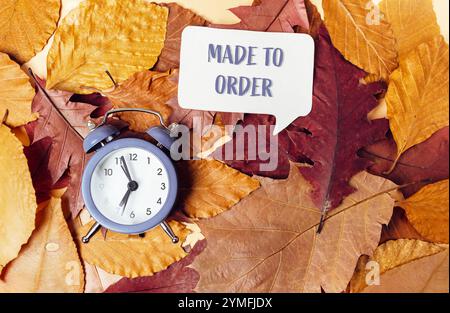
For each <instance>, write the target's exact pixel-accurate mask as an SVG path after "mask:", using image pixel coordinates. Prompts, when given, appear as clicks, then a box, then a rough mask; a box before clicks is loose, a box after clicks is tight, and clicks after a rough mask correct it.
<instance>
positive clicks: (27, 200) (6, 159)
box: [0, 124, 36, 274]
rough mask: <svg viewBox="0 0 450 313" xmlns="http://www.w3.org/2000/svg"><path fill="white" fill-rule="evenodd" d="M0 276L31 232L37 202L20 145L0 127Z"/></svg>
mask: <svg viewBox="0 0 450 313" xmlns="http://www.w3.org/2000/svg"><path fill="white" fill-rule="evenodd" d="M0 146H1V149H0V175H1V176H2V186H1V188H0V242H1V245H0V274H1V272H2V270H3V267H4V266H5V265H6V264H8V262H10V261H11V260H13V259H14V258H16V257H17V255H18V254H19V250H20V248H21V246H22V245H23V244H24V243H26V242H27V241H28V238H29V237H30V235H31V232H32V231H33V229H34V219H35V215H36V198H35V195H34V189H33V185H32V182H31V177H30V172H29V171H28V165H27V160H26V158H25V155H24V154H23V148H22V144H21V143H20V141H19V140H18V139H17V138H16V137H15V136H14V135H13V134H12V133H11V131H10V129H9V128H8V127H7V126H5V125H3V124H0Z"/></svg>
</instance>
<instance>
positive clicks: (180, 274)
mask: <svg viewBox="0 0 450 313" xmlns="http://www.w3.org/2000/svg"><path fill="white" fill-rule="evenodd" d="M205 247H206V240H202V241H200V242H198V243H197V244H196V245H195V246H194V249H192V251H191V253H190V254H189V255H188V256H187V257H185V258H183V259H182V260H181V261H179V262H177V263H174V264H172V265H171V266H169V267H168V268H167V269H166V270H164V271H162V272H159V273H156V274H155V275H153V276H147V277H138V278H132V279H131V278H122V279H121V280H119V281H118V282H117V283H115V284H114V285H112V286H110V287H109V288H108V289H106V290H105V292H106V293H118V292H139V293H181V292H184V293H188V292H189V293H190V292H193V289H194V288H195V286H196V285H197V283H198V280H199V278H200V275H199V274H198V273H197V271H195V270H194V269H192V268H190V267H188V265H189V264H191V263H192V262H193V261H194V258H195V257H196V256H197V255H199V254H200V253H201V252H202V251H203V250H204V249H205Z"/></svg>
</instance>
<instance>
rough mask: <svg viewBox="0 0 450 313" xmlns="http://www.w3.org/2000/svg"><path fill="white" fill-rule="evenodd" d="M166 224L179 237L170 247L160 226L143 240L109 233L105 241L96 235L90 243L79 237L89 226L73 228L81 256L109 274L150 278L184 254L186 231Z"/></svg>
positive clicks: (180, 227)
mask: <svg viewBox="0 0 450 313" xmlns="http://www.w3.org/2000/svg"><path fill="white" fill-rule="evenodd" d="M169 224H170V226H171V228H172V229H173V231H174V233H175V234H176V235H177V236H178V237H179V238H180V242H179V243H178V244H173V243H172V241H171V240H170V238H169V237H168V236H167V235H166V233H164V231H163V230H162V228H161V227H156V228H154V229H152V230H151V231H149V232H147V233H146V234H145V236H144V237H143V238H141V237H140V236H135V235H126V234H119V233H114V232H111V231H109V232H107V233H106V238H103V236H102V235H101V234H97V235H95V236H94V237H92V238H91V240H90V241H89V244H83V243H82V242H81V237H82V236H84V235H85V234H86V233H87V231H88V230H89V229H90V227H91V226H92V223H89V224H86V225H84V226H82V227H78V228H77V229H76V233H77V240H78V242H79V246H80V253H81V257H82V258H83V260H84V261H86V262H88V263H89V264H92V265H95V266H98V267H100V268H102V269H103V270H105V271H107V272H108V273H112V274H117V275H120V276H125V277H129V278H135V277H140V276H151V275H153V274H155V273H157V272H160V271H162V270H165V269H166V268H167V267H168V266H169V265H171V264H172V263H174V262H177V261H179V260H181V259H182V258H184V257H185V256H186V255H187V253H186V252H185V251H184V250H183V248H182V247H181V244H182V243H183V242H184V240H185V239H186V236H187V235H188V233H189V230H188V229H187V228H186V227H185V226H184V225H183V224H182V223H180V222H177V221H171V222H169Z"/></svg>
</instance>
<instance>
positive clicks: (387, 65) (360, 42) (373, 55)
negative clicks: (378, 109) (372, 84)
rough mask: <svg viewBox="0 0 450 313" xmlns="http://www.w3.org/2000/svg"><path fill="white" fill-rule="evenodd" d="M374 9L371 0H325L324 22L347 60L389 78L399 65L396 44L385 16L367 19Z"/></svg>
mask: <svg viewBox="0 0 450 313" xmlns="http://www.w3.org/2000/svg"><path fill="white" fill-rule="evenodd" d="M367 8H369V9H367ZM374 8H375V6H374V5H373V3H372V1H371V0H370V1H367V0H324V1H323V10H324V13H325V21H324V22H325V25H326V27H327V29H328V31H329V32H330V35H331V40H332V41H333V44H334V45H335V46H336V48H337V49H338V50H339V51H340V52H341V53H342V54H343V55H344V57H345V58H346V59H347V60H349V61H350V62H351V63H353V64H355V65H356V66H358V67H359V68H361V69H363V70H365V71H366V72H367V73H370V74H373V75H375V76H376V77H377V78H383V79H385V80H387V79H388V78H389V75H390V74H391V72H392V71H393V70H395V69H396V68H397V66H398V60H397V51H396V43H395V38H394V35H393V32H392V29H391V26H390V25H389V23H387V22H386V21H385V20H384V19H381V18H380V17H379V16H378V17H377V16H374V18H375V20H373V21H372V20H371V21H370V23H369V22H368V20H369V18H370V17H371V14H372V12H373V10H374Z"/></svg>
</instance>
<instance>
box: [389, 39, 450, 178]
mask: <svg viewBox="0 0 450 313" xmlns="http://www.w3.org/2000/svg"><path fill="white" fill-rule="evenodd" d="M448 69H449V68H448V45H447V44H446V43H445V41H444V39H443V38H442V37H437V38H435V39H434V40H432V41H430V42H427V43H424V44H421V45H420V46H418V47H417V48H416V49H415V50H414V51H412V52H410V53H409V54H408V55H407V56H406V57H405V58H402V59H401V60H400V67H399V68H398V69H397V70H396V71H395V72H394V73H392V75H391V77H390V83H389V88H388V92H387V94H386V104H387V108H388V113H387V116H388V119H389V123H390V128H391V131H392V134H393V136H394V139H395V142H396V143H397V150H398V151H397V157H396V159H395V162H394V164H393V165H392V168H391V170H392V169H393V168H394V167H395V165H396V164H397V161H398V160H399V158H400V156H401V155H402V153H403V152H405V151H406V150H408V149H409V148H411V147H413V146H415V145H417V144H419V143H421V142H423V141H425V140H427V139H428V138H430V137H431V135H433V134H434V133H435V132H436V131H438V130H439V129H441V128H444V127H445V126H448V125H449V118H448V114H449V109H448V108H449V105H448V94H449V85H448V83H449V80H448ZM430 103H432V104H433V105H430Z"/></svg>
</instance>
